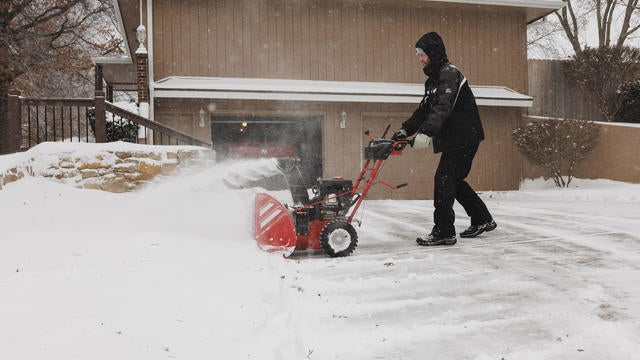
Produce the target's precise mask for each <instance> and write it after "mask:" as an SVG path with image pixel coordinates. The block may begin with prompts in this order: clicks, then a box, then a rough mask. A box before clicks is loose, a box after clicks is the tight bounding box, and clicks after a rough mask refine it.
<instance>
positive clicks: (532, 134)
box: [513, 120, 600, 187]
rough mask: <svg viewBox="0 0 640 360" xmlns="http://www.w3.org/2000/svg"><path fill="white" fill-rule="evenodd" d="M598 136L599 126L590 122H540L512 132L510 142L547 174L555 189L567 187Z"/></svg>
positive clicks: (594, 144)
mask: <svg viewBox="0 0 640 360" xmlns="http://www.w3.org/2000/svg"><path fill="white" fill-rule="evenodd" d="M599 134H600V133H599V125H597V124H595V123H593V122H591V121H582V120H543V121H539V122H532V123H529V124H527V125H525V126H522V127H519V128H517V129H515V130H514V132H513V141H514V143H515V145H516V146H517V147H518V149H519V150H520V151H521V152H522V153H523V154H524V156H525V157H526V158H527V159H528V160H529V161H531V162H532V163H534V164H536V165H539V166H541V167H543V168H544V169H546V170H548V171H549V172H550V174H551V177H552V178H553V181H554V182H555V184H556V186H558V187H567V186H569V183H571V180H572V179H573V176H574V170H575V167H576V165H577V164H578V163H579V162H580V161H581V160H583V159H584V158H585V157H586V156H587V154H589V152H590V151H591V150H593V148H594V147H595V146H596V144H597V142H598V136H599ZM563 176H565V177H566V181H565V177H563Z"/></svg>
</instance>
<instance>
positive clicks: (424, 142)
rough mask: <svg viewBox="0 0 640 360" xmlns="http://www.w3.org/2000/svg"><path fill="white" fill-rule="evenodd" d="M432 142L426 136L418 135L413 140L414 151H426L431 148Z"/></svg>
mask: <svg viewBox="0 0 640 360" xmlns="http://www.w3.org/2000/svg"><path fill="white" fill-rule="evenodd" d="M430 140H431V138H430V137H428V136H427V135H426V134H423V133H418V135H416V137H414V138H413V145H411V147H413V148H414V149H426V148H427V146H429V141H430Z"/></svg>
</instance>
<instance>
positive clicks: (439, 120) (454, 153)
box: [393, 32, 497, 246]
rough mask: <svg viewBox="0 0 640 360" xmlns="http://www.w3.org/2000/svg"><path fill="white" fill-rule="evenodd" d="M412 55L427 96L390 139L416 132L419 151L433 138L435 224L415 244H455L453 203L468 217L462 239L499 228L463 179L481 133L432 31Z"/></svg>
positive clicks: (466, 93)
mask: <svg viewBox="0 0 640 360" xmlns="http://www.w3.org/2000/svg"><path fill="white" fill-rule="evenodd" d="M416 53H417V55H418V59H419V61H420V63H421V64H422V65H423V66H424V68H423V71H424V73H425V75H427V76H428V79H427V81H426V82H425V84H424V87H425V94H424V97H423V98H422V101H421V102H420V106H419V107H418V109H417V110H416V111H415V112H414V113H413V115H412V116H411V117H410V118H409V119H408V120H407V121H405V122H404V123H402V128H401V129H400V130H398V131H397V132H396V133H395V134H394V135H393V139H394V140H395V139H404V138H406V137H407V136H410V135H413V134H417V135H416V136H415V138H414V140H413V147H414V148H418V149H420V148H426V147H427V145H428V144H429V140H430V138H433V150H434V152H435V153H440V152H441V153H442V155H441V156H440V163H439V164H438V169H437V170H436V174H435V178H434V180H435V188H434V207H435V211H434V213H433V220H434V226H433V229H432V230H431V233H430V234H429V235H428V236H426V237H424V238H422V237H418V238H417V239H416V242H417V243H418V244H419V245H424V246H433V245H453V244H455V243H456V241H457V238H456V230H455V227H454V226H453V224H454V221H455V214H454V211H453V201H454V200H457V201H458V202H459V203H460V204H461V205H462V207H464V210H465V211H466V213H467V215H469V217H471V226H470V227H469V228H468V229H466V230H465V231H464V232H462V233H461V234H460V236H461V237H476V236H478V235H480V234H482V233H483V232H485V231H491V230H493V229H495V228H496V226H497V225H496V223H495V222H494V221H493V218H492V216H491V214H490V213H489V210H487V207H486V205H485V204H484V202H483V201H482V200H481V199H480V198H479V197H478V195H477V194H476V192H475V191H474V190H473V189H472V188H471V186H469V184H467V182H466V181H465V180H464V179H465V178H466V177H467V175H468V174H469V170H471V163H472V161H473V158H474V156H475V154H476V151H477V150H478V146H479V144H480V141H482V140H483V139H484V132H483V130H482V123H481V122H480V114H479V112H478V107H477V105H476V100H475V97H474V96H473V93H472V92H471V88H470V87H469V84H468V83H467V79H465V77H464V75H462V73H461V72H460V70H458V69H457V68H456V67H455V66H453V65H452V64H451V63H450V62H449V60H448V59H447V53H446V50H445V47H444V43H443V41H442V38H441V37H440V36H439V35H438V34H437V33H435V32H430V33H427V34H425V35H423V36H422V37H421V38H420V39H419V40H418V42H417V43H416Z"/></svg>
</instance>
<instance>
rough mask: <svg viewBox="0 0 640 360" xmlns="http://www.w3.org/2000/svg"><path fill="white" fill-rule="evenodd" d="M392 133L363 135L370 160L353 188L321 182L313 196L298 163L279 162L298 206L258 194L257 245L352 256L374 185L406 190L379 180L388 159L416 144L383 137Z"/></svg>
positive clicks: (347, 184)
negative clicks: (364, 205) (358, 224)
mask: <svg viewBox="0 0 640 360" xmlns="http://www.w3.org/2000/svg"><path fill="white" fill-rule="evenodd" d="M388 131H389V126H387V128H386V130H385V131H384V133H383V135H382V137H381V138H380V139H374V138H373V137H372V136H371V135H370V134H369V131H366V132H365V135H366V136H367V137H368V139H369V144H368V145H367V146H366V147H365V149H364V158H365V160H366V161H365V163H364V166H363V167H362V170H361V171H360V175H359V176H358V179H357V180H356V182H355V184H354V183H352V181H351V180H344V179H342V178H339V177H336V178H333V179H318V180H317V183H316V184H315V185H314V186H313V187H311V192H312V193H313V197H311V198H310V197H309V192H308V188H307V186H305V184H304V181H303V177H302V174H301V172H300V170H299V167H298V162H299V160H296V159H279V160H278V167H279V168H280V170H281V171H282V172H283V173H284V175H285V177H286V179H287V182H288V184H289V189H290V190H291V194H292V198H293V202H294V205H293V206H291V207H290V206H287V205H283V204H282V203H280V201H278V200H276V199H275V198H273V197H272V196H270V195H268V194H265V193H258V194H256V197H255V209H254V211H255V212H254V232H255V238H256V241H257V242H258V246H259V247H260V248H261V249H263V250H266V251H269V252H277V253H282V254H283V255H284V256H285V257H288V256H289V255H291V254H292V253H293V251H294V250H305V249H324V251H325V252H326V253H327V254H328V255H329V256H332V257H340V256H349V255H351V253H353V251H354V250H355V248H356V246H357V245H358V235H357V233H356V230H355V228H354V227H353V225H352V222H353V221H354V216H355V215H356V212H357V211H358V208H360V205H362V202H363V201H364V199H365V197H366V196H367V193H368V192H369V189H371V186H373V185H375V184H382V185H384V186H386V187H388V188H391V189H398V188H401V187H404V186H407V184H406V183H404V184H399V185H391V184H388V183H386V182H384V181H381V180H376V176H377V175H378V172H379V171H380V168H381V167H382V165H383V164H384V162H385V160H387V159H388V158H389V156H390V155H401V154H402V151H403V150H404V148H405V147H406V146H407V144H411V142H412V140H390V139H385V136H386V134H387V132H388ZM356 221H357V220H356Z"/></svg>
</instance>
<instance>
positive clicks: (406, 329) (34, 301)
mask: <svg viewBox="0 0 640 360" xmlns="http://www.w3.org/2000/svg"><path fill="white" fill-rule="evenodd" d="M226 172H227V168H226V167H225V166H224V165H218V166H215V167H214V168H210V169H207V170H203V171H201V172H198V173H195V174H191V175H188V176H187V175H185V176H183V177H181V178H175V179H171V180H167V181H164V182H160V183H158V184H155V185H153V186H150V187H149V188H147V189H146V190H144V191H141V192H137V193H127V194H112V193H105V192H99V191H91V190H79V189H75V188H72V187H70V186H67V185H62V184H58V183H54V182H51V181H49V180H45V179H42V178H25V179H23V180H20V181H18V182H15V183H11V184H8V185H7V186H5V187H4V189H2V190H0V319H1V321H0V358H1V359H15V360H36V359H37V360H41V359H47V360H67V359H91V360H99V359H105V360H106V359H109V360H112V359H132V360H144V359H150V360H151V359H152V360H157V359H274V360H288V359H292V360H297V359H349V360H356V359H363V360H365V359H366V360H370V359H479V360H480V359H481V360H484V359H518V360H521V359H563V360H564V359H616V360H617V359H640V235H639V233H640V232H639V231H640V230H639V229H640V205H639V204H640V184H625V183H615V182H609V181H603V180H598V181H586V180H576V181H575V185H577V187H575V186H574V187H573V188H571V189H565V190H558V189H555V188H553V187H552V185H551V184H549V183H545V182H543V181H541V180H538V181H534V182H530V183H525V184H524V185H523V189H522V190H521V191H517V192H516V191H513V192H492V193H484V194H482V197H483V199H485V200H486V202H487V205H488V207H489V209H490V210H491V211H492V212H493V215H494V217H495V220H496V222H497V223H498V228H497V230H495V231H493V232H491V233H489V234H486V235H483V236H481V237H478V238H475V239H462V240H460V241H459V242H458V244H456V245H455V246H451V247H434V248H425V247H418V246H417V245H416V244H415V242H414V239H415V237H416V235H419V234H424V233H425V232H426V229H430V228H431V218H432V204H431V202H430V201H368V202H367V203H366V205H365V212H364V214H363V225H362V227H360V228H357V230H358V234H359V238H360V243H359V246H358V248H357V249H356V252H355V253H354V255H353V256H351V257H347V258H338V259H334V258H327V257H325V256H323V255H321V254H317V253H303V254H295V256H294V257H293V258H291V259H283V258H281V257H278V256H274V255H269V254H266V253H262V252H260V251H259V250H258V249H257V248H256V246H255V243H254V242H253V241H252V239H251V230H250V228H251V212H252V209H251V196H252V193H251V191H249V190H242V191H238V190H233V191H232V190H228V189H226V188H225V187H224V185H223V184H222V181H221V179H222V177H223V176H224V175H225V174H226ZM382 176H383V175H382ZM456 212H457V214H458V221H457V227H458V230H459V231H461V230H463V229H464V228H465V227H466V226H467V225H468V220H467V219H466V218H465V216H464V212H463V210H462V208H460V207H457V208H456Z"/></svg>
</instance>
